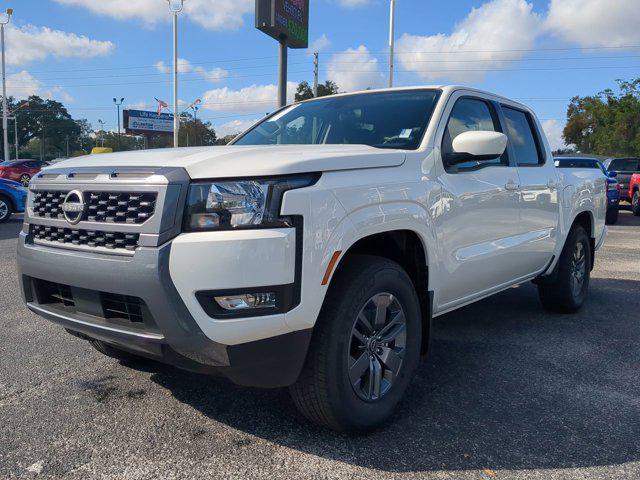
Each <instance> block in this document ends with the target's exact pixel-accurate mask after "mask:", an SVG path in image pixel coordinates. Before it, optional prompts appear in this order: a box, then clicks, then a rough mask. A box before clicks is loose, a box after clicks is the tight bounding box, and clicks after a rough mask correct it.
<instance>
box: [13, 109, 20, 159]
mask: <svg viewBox="0 0 640 480" xmlns="http://www.w3.org/2000/svg"><path fill="white" fill-rule="evenodd" d="M13 126H14V128H15V134H16V160H18V148H19V145H18V117H17V116H15V114H14V117H13Z"/></svg>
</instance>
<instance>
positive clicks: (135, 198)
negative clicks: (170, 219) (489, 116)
mask: <svg viewBox="0 0 640 480" xmlns="http://www.w3.org/2000/svg"><path fill="white" fill-rule="evenodd" d="M67 193H68V192H64V191H48V190H37V191H35V192H34V193H33V215H34V216H35V217H41V218H54V219H64V214H63V212H62V204H63V203H64V199H65V197H66V196H67ZM83 194H84V201H85V203H86V204H87V208H86V209H85V212H84V214H83V216H82V221H89V222H99V223H129V224H137V225H139V224H142V223H144V222H146V221H147V220H148V219H149V218H150V217H151V216H152V215H153V214H154V212H155V209H156V200H157V198H158V194H157V193H155V192H147V193H145V192H91V191H87V192H83Z"/></svg>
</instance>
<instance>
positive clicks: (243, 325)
mask: <svg viewBox="0 0 640 480" xmlns="http://www.w3.org/2000/svg"><path fill="white" fill-rule="evenodd" d="M606 191H607V186H606V183H605V179H604V177H603V176H602V174H601V173H600V172H599V171H597V170H584V171H582V170H570V171H569V170H564V171H559V170H556V168H555V166H554V162H553V158H552V156H551V151H550V149H549V145H548V143H547V141H546V139H545V136H544V134H543V132H542V129H541V127H540V123H539V122H538V120H537V119H536V117H535V115H534V113H533V112H532V111H531V110H530V109H528V108H527V107H525V106H523V105H521V104H519V103H516V102H513V101H511V100H508V99H506V98H503V97H500V96H497V95H493V94H490V93H486V92H482V91H477V90H474V89H469V88H463V87H454V86H446V87H424V88H406V89H391V90H380V91H368V92H362V93H354V94H344V95H336V96H332V97H325V98H321V99H314V100H311V101H307V102H303V103H298V104H295V105H290V106H288V107H285V108H283V109H281V110H279V111H277V112H275V113H274V114H272V115H270V116H268V117H266V118H265V119H263V120H262V121H260V122H259V123H257V124H256V125H255V126H253V127H252V128H251V129H249V130H248V131H247V132H245V133H243V134H242V135H240V136H239V137H238V138H237V139H236V140H235V141H234V142H233V144H232V145H230V146H226V147H207V148H189V149H173V150H156V151H139V152H127V153H117V154H106V155H100V156H94V157H82V158H77V159H73V160H69V161H67V162H64V163H60V164H58V165H56V166H54V167H51V168H47V169H45V170H43V171H42V172H41V173H40V174H39V175H37V176H36V177H35V178H34V179H33V181H32V182H31V185H30V193H29V201H28V211H27V213H26V214H25V223H24V228H23V230H22V232H21V234H20V241H19V247H18V263H19V269H20V276H21V284H22V289H23V294H24V299H25V302H26V304H27V306H28V307H29V308H30V309H31V310H32V311H34V312H35V313H37V314H39V315H41V316H43V317H45V318H47V319H49V320H52V321H54V322H57V323H59V324H61V325H62V326H63V327H64V328H66V329H67V330H68V331H69V332H70V333H72V334H74V335H76V336H77V337H79V338H82V339H85V340H88V341H89V342H90V343H91V344H92V345H93V346H95V347H96V348H97V349H98V350H99V351H101V352H102V353H104V354H106V355H109V356H113V357H116V358H119V359H123V360H128V361H131V360H132V359H135V358H137V357H140V356H143V357H151V358H154V359H158V360H161V361H163V362H167V363H170V364H173V365H176V366H178V367H181V368H185V369H190V370H194V371H198V372H207V373H209V372H210V373H218V374H222V375H224V376H226V377H228V378H229V379H231V380H232V381H233V382H236V383H238V384H241V385H248V386H257V387H289V388H290V391H291V395H292V397H293V400H294V402H295V404H296V406H297V407H298V408H299V409H300V411H301V412H302V413H303V414H304V415H305V416H306V417H307V418H309V419H310V420H312V421H315V422H317V423H319V424H322V425H325V426H328V427H330V428H333V429H337V430H366V429H370V428H373V427H375V426H378V425H380V424H381V423H382V422H384V421H385V420H386V419H387V418H388V417H389V416H390V415H391V413H392V412H393V410H394V408H395V407H396V405H397V403H398V402H399V401H400V399H401V398H402V396H403V394H404V392H405V390H406V388H407V385H408V384H409V382H410V381H411V378H412V377H413V375H414V372H415V371H416V368H417V367H418V363H419V360H420V357H421V354H425V353H426V352H427V347H428V344H429V338H430V336H431V320H432V318H433V317H434V316H438V315H442V314H444V313H446V312H450V311H452V310H455V309H457V308H460V307H462V306H464V305H467V304H470V303H472V302H475V301H477V300H480V299H482V298H485V297H488V296H490V295H492V294H494V293H497V292H499V291H501V290H504V289H506V288H509V287H511V286H513V285H516V284H520V283H523V282H529V281H533V282H535V283H536V284H537V285H538V289H539V292H540V300H541V302H542V304H543V305H544V307H546V308H547V309H550V310H553V311H559V312H574V311H576V310H578V309H579V308H580V306H581V305H582V304H583V302H584V301H585V297H586V295H587V290H588V286H589V276H590V271H591V269H592V268H593V262H594V255H595V252H596V250H597V249H598V248H599V247H600V245H602V243H603V241H604V238H605V236H606V227H605V212H606V208H607V197H606ZM212 394H214V393H212Z"/></svg>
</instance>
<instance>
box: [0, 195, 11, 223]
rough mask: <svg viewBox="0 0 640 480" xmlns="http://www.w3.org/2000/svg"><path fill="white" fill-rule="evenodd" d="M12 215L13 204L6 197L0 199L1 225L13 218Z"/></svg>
mask: <svg viewBox="0 0 640 480" xmlns="http://www.w3.org/2000/svg"><path fill="white" fill-rule="evenodd" d="M12 213H13V207H12V206H11V202H9V201H8V200H7V199H6V198H4V197H0V223H4V222H7V221H8V220H9V219H10V218H11V214H12Z"/></svg>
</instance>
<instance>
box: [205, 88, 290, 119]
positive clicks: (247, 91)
mask: <svg viewBox="0 0 640 480" xmlns="http://www.w3.org/2000/svg"><path fill="white" fill-rule="evenodd" d="M297 86H298V84H297V83H295V82H288V83H287V102H288V103H291V102H292V101H293V98H294V94H295V91H296V88H297ZM277 99H278V87H277V86H276V85H273V84H271V85H251V86H249V87H245V88H242V89H240V90H232V89H230V88H228V87H224V88H216V89H214V90H209V91H207V92H205V93H204V95H203V96H202V108H204V109H206V110H213V111H217V112H238V113H243V112H260V111H264V112H265V113H266V112H268V111H270V110H273V109H274V108H275V107H276V104H277Z"/></svg>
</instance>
